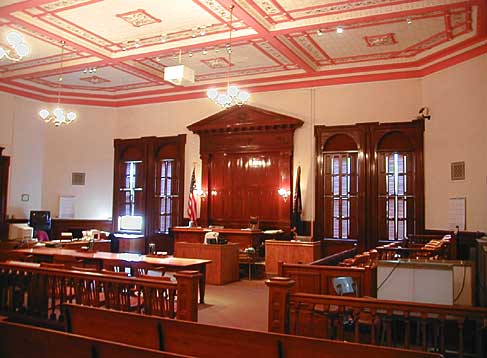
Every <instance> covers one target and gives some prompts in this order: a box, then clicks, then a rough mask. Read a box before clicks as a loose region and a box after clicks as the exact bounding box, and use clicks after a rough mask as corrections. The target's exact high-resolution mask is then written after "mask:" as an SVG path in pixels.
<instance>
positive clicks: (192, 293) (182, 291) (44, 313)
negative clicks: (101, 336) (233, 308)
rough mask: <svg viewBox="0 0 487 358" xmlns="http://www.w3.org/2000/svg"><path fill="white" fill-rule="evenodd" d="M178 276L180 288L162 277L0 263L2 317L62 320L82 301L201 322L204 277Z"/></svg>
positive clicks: (181, 274) (197, 274) (187, 272)
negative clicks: (66, 308) (65, 310)
mask: <svg viewBox="0 0 487 358" xmlns="http://www.w3.org/2000/svg"><path fill="white" fill-rule="evenodd" d="M175 277H176V278H177V283H176V282H171V281H165V280H164V281H163V280H160V279H158V278H157V277H154V278H139V277H123V276H115V275H112V274H104V273H99V272H83V271H77V270H67V269H66V270H64V269H58V268H48V267H41V266H40V264H36V263H23V262H10V263H9V262H6V263H0V312H3V313H6V314H8V315H9V316H12V315H20V316H22V315H23V316H30V317H36V318H38V319H40V320H47V319H50V320H51V321H56V320H59V321H62V320H63V318H64V317H63V316H62V312H60V311H59V306H60V305H62V304H64V303H66V302H76V303H79V304H83V305H88V306H100V305H105V306H106V307H107V308H111V309H116V310H122V311H128V310H135V311H137V312H139V313H144V314H152V315H160V316H166V317H170V318H177V319H184V320H192V321H196V320H197V318H198V280H199V273H198V272H196V271H180V272H178V273H176V274H175ZM176 297H177V304H176Z"/></svg>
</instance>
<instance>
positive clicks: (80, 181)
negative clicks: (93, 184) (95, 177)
mask: <svg viewBox="0 0 487 358" xmlns="http://www.w3.org/2000/svg"><path fill="white" fill-rule="evenodd" d="M85 179H86V173H73V175H72V178H71V184H72V185H85Z"/></svg>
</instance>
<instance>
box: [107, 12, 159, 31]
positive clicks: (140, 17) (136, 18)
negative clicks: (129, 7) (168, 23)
mask: <svg viewBox="0 0 487 358" xmlns="http://www.w3.org/2000/svg"><path fill="white" fill-rule="evenodd" d="M116 16H117V17H119V18H121V19H122V20H124V21H126V22H128V23H129V24H130V25H132V26H134V27H142V26H147V25H152V24H156V23H158V22H161V21H162V20H161V19H158V18H156V17H154V16H152V15H150V14H149V13H147V12H146V11H145V10H143V9H138V10H134V11H129V12H125V13H123V14H117V15H116Z"/></svg>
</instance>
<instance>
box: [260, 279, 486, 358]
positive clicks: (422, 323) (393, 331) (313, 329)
mask: <svg viewBox="0 0 487 358" xmlns="http://www.w3.org/2000/svg"><path fill="white" fill-rule="evenodd" d="M266 284H267V285H268V286H269V326H268V329H269V331H271V332H279V333H288V334H296V335H302V336H309V337H321V338H328V339H336V340H346V341H353V342H357V343H367V344H374V345H384V346H389V347H401V348H406V349H414V350H420V351H425V352H426V351H429V352H431V351H434V352H439V353H441V354H443V355H446V356H458V357H465V356H472V357H478V358H484V357H486V354H487V351H486V341H485V332H486V327H487V309H483V308H475V307H466V306H448V305H437V304H423V303H410V302H403V301H386V300H377V299H372V298H355V297H339V296H329V295H314V294H306V293H291V288H292V287H293V285H294V282H293V281H292V280H291V279H288V278H273V279H270V280H267V282H266Z"/></svg>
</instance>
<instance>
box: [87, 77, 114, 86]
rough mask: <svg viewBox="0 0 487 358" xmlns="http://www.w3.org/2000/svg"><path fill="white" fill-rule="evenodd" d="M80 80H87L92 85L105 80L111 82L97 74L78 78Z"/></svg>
mask: <svg viewBox="0 0 487 358" xmlns="http://www.w3.org/2000/svg"><path fill="white" fill-rule="evenodd" d="M79 80H80V81H86V82H89V83H91V84H93V85H99V84H101V83H107V82H112V81H110V80H107V79H106V78H103V77H99V76H91V77H81V78H80V79H79Z"/></svg>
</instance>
